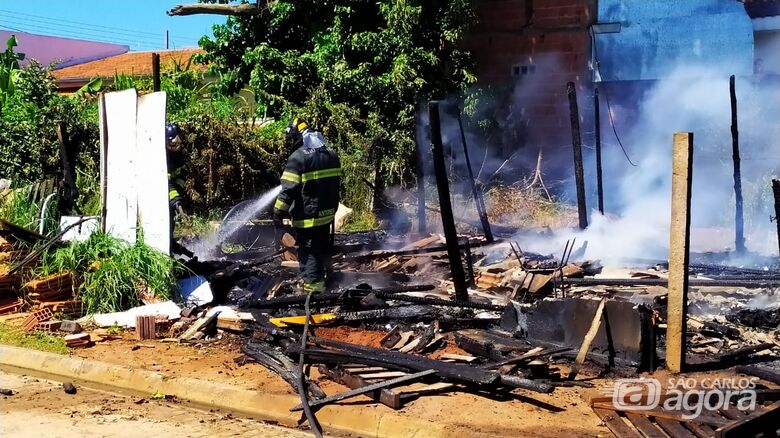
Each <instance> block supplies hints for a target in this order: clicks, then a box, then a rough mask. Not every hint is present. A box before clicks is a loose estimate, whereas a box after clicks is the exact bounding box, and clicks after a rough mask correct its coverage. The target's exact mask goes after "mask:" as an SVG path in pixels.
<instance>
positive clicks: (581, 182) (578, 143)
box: [566, 82, 588, 230]
mask: <svg viewBox="0 0 780 438" xmlns="http://www.w3.org/2000/svg"><path fill="white" fill-rule="evenodd" d="M566 94H567V95H568V96H569V116H570V118H571V144H572V149H573V150H574V179H575V183H576V186H577V214H578V216H579V221H580V229H581V230H584V229H585V228H588V209H587V207H586V206H585V173H584V170H583V168H582V138H581V136H580V113H579V109H578V108H577V88H576V87H575V85H574V82H569V83H567V84H566Z"/></svg>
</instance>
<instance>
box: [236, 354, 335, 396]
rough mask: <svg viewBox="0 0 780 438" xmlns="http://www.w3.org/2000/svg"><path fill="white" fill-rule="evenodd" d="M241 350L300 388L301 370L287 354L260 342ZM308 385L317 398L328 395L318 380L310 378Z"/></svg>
mask: <svg viewBox="0 0 780 438" xmlns="http://www.w3.org/2000/svg"><path fill="white" fill-rule="evenodd" d="M241 352H242V353H244V354H245V355H247V356H249V357H251V358H252V359H254V360H255V361H256V362H257V363H258V364H260V365H262V366H263V367H265V368H266V369H267V370H269V371H271V372H273V373H275V374H277V375H278V376H279V377H281V378H282V379H284V381H285V382H287V383H288V384H289V385H290V386H291V387H292V388H293V389H295V390H296V391H297V390H298V380H299V379H298V373H299V370H298V367H296V366H295V364H294V363H293V362H292V361H291V360H290V359H289V358H288V357H287V356H285V355H284V354H282V353H280V352H278V351H276V350H275V349H274V348H273V347H272V346H270V345H267V344H259V343H250V344H247V345H245V346H243V347H241ZM307 387H308V390H309V394H310V395H311V396H312V397H314V398H316V399H322V398H325V397H326V396H327V394H325V392H324V391H323V390H322V389H321V388H320V387H319V385H317V383H316V382H313V381H311V380H310V381H309V382H308V385H307Z"/></svg>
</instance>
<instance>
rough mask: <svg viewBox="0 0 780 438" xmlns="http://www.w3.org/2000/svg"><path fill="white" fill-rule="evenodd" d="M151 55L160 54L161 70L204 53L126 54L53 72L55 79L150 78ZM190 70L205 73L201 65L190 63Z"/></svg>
mask: <svg viewBox="0 0 780 438" xmlns="http://www.w3.org/2000/svg"><path fill="white" fill-rule="evenodd" d="M152 53H159V54H160V68H161V69H162V70H166V69H171V68H173V64H174V63H177V62H178V63H180V64H184V65H186V64H187V62H189V60H190V59H191V58H192V55H195V54H197V53H205V50H203V49H200V48H189V49H179V50H157V51H144V52H127V53H123V54H121V55H116V56H110V57H108V58H103V59H98V60H97V61H91V62H85V63H84V64H78V65H73V66H70V67H65V68H61V69H58V70H54V72H53V73H54V77H55V78H57V79H75V78H87V79H90V78H94V77H104V78H105V77H113V76H114V75H115V74H125V75H132V76H150V75H151V74H152ZM190 68H192V69H194V70H197V71H201V72H202V71H205V70H206V66H205V65H203V64H196V63H192V64H191V65H190Z"/></svg>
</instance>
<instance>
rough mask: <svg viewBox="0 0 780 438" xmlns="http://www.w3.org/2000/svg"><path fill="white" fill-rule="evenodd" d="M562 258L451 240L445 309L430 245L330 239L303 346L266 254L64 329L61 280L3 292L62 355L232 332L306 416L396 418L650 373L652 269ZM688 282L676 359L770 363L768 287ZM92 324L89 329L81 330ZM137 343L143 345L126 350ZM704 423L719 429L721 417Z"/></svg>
mask: <svg viewBox="0 0 780 438" xmlns="http://www.w3.org/2000/svg"><path fill="white" fill-rule="evenodd" d="M339 239H340V240H341V241H338V240H339ZM584 246H585V245H583V246H582V247H584ZM574 247H575V244H574V243H573V242H572V243H570V245H568V246H567V249H566V251H564V255H563V256H552V255H550V256H543V255H539V254H533V253H530V252H527V251H523V250H522V249H521V248H520V247H519V246H518V245H517V244H516V243H515V242H512V241H507V240H505V241H501V240H495V241H494V242H492V243H489V242H487V240H486V239H483V238H481V237H474V236H458V248H460V250H462V251H463V252H465V250H466V248H468V252H467V254H468V255H467V256H466V258H467V259H469V260H468V261H469V262H470V263H468V265H469V267H468V268H467V269H465V270H464V272H465V273H466V276H467V278H466V281H467V284H468V285H469V286H468V288H467V292H468V294H467V299H457V298H456V297H457V295H456V293H455V291H456V287H455V284H454V283H453V281H452V278H451V273H450V270H449V267H448V264H449V261H448V257H449V254H448V251H447V250H448V247H447V245H446V239H444V237H443V236H441V235H438V234H431V235H425V236H419V238H418V239H417V240H415V241H411V242H410V241H408V240H404V238H402V237H398V236H392V237H384V238H376V236H371V237H370V238H365V239H364V238H363V237H361V236H356V235H339V236H337V245H336V248H337V249H338V251H339V252H338V253H337V254H336V255H335V257H334V268H335V270H336V272H337V273H338V274H337V275H334V276H333V277H332V280H333V282H334V284H333V286H332V287H331V288H330V290H329V292H327V293H322V294H316V295H314V296H312V298H311V306H312V315H311V320H310V322H311V327H310V330H311V331H312V332H313V335H312V336H310V337H309V340H308V343H307V346H306V347H305V348H303V349H302V348H301V345H300V332H301V328H302V326H303V325H304V323H305V322H306V319H307V316H306V314H305V312H304V310H303V304H304V301H305V298H306V296H305V295H302V294H300V293H299V292H298V291H299V288H298V287H297V285H296V273H295V272H294V271H293V270H290V269H287V268H285V267H284V263H288V264H289V263H297V262H294V261H291V260H287V261H284V262H281V260H280V257H281V255H280V253H279V252H278V251H275V250H274V249H273V248H270V247H269V248H267V249H266V250H265V251H263V249H262V248H255V249H253V250H252V251H251V252H247V253H246V254H244V256H245V257H247V258H244V259H242V258H241V257H239V256H236V255H232V256H231V257H229V258H228V257H225V258H223V259H220V260H211V261H199V260H192V261H190V263H189V264H188V266H189V267H190V269H191V270H192V271H193V272H195V273H196V274H197V275H196V276H193V277H191V278H188V279H186V280H184V281H181V282H180V283H179V284H180V286H181V287H182V289H183V290H184V291H185V293H184V294H183V295H184V296H183V297H182V304H183V306H184V308H182V307H181V306H179V305H178V304H177V303H174V302H171V301H168V302H162V303H154V304H147V305H143V306H139V307H136V308H132V309H129V310H127V311H124V312H115V313H110V314H96V315H92V316H90V317H88V318H83V319H81V320H79V321H78V322H75V321H69V320H67V319H65V320H63V319H61V318H59V317H60V315H61V314H63V313H67V312H64V310H68V309H67V307H68V305H66V304H63V303H62V302H67V301H71V302H77V298H74V295H73V290H74V289H75V287H76V284H75V281H74V278H75V276H74V275H73V273H68V272H63V273H58V274H55V275H51V276H47V277H43V278H37V279H33V280H28V281H27V282H26V283H25V284H24V285H21V284H20V282H19V280H18V279H16V280H9V279H7V278H6V279H5V280H4V281H5V282H6V283H7V284H12V283H13V284H16V286H14V287H15V288H16V289H15V290H18V289H21V288H22V286H24V288H23V289H24V290H25V291H26V295H25V299H24V305H25V306H27V307H28V308H29V309H30V310H33V312H31V313H30V314H29V315H28V316H27V317H26V319H25V321H24V322H23V327H26V328H28V329H29V330H45V331H48V332H51V333H62V332H66V333H69V334H67V335H66V336H65V337H64V338H65V342H66V345H68V346H69V347H71V348H83V347H88V346H90V345H94V342H100V341H102V340H107V339H114V338H116V337H117V335H116V334H115V333H112V332H113V330H114V328H115V327H116V328H117V329H118V328H127V329H134V330H135V339H137V340H138V341H142V340H153V339H160V340H161V341H163V342H178V343H192V344H198V345H204V344H206V343H209V342H212V341H214V340H215V339H218V338H220V337H222V336H232V337H233V338H234V339H237V340H238V342H239V343H240V344H241V345H242V347H241V352H242V354H243V356H242V359H241V360H242V361H252V362H255V363H257V364H259V365H261V366H263V367H265V368H267V369H268V370H270V371H272V372H273V373H275V374H277V375H279V376H280V377H281V378H282V379H283V380H284V381H285V382H287V383H288V384H289V385H290V386H291V388H292V389H294V390H296V391H298V390H299V389H301V388H303V389H304V390H305V391H306V393H307V394H308V396H309V402H308V407H309V408H312V409H315V410H316V408H319V407H322V406H325V405H328V404H331V403H338V402H340V401H342V400H347V399H349V398H352V397H357V396H367V397H370V398H372V399H374V400H375V401H377V402H379V403H382V404H384V405H386V406H388V407H390V408H392V409H401V408H403V406H404V405H405V404H407V403H410V402H412V401H413V400H416V399H418V398H420V397H425V396H427V395H432V394H438V393H442V392H453V391H468V392H471V393H474V394H482V395H485V396H490V397H500V396H501V395H502V394H508V393H510V392H512V391H522V392H523V394H528V395H527V397H529V398H531V399H532V398H533V394H534V393H538V394H549V393H553V394H554V393H555V391H556V389H557V388H560V387H570V386H582V387H591V386H593V384H592V383H591V381H590V379H592V378H593V377H594V376H596V375H599V374H601V373H604V372H613V373H617V375H627V376H632V375H637V373H638V372H640V371H651V372H652V371H654V370H655V369H657V368H658V367H659V366H660V364H661V363H662V357H659V352H661V351H662V349H661V348H659V347H663V345H664V339H665V336H664V334H665V330H666V320H665V317H664V315H665V314H666V289H665V284H666V282H667V281H668V280H667V275H666V272H665V267H664V266H663V264H656V263H653V264H649V263H648V264H645V265H643V267H631V268H630V269H629V268H627V269H625V270H623V271H620V270H615V269H612V268H610V271H609V272H608V273H607V274H609V276H610V277H609V278H606V277H604V278H602V275H606V274H602V272H603V270H604V268H603V267H602V265H601V264H600V263H599V262H598V261H597V260H580V259H577V260H576V261H570V255H569V252H570V251H572V250H574ZM577 251H578V252H581V251H579V250H577ZM17 257H18V256H17ZM616 273H617V274H616ZM693 275H694V277H692V279H691V285H693V286H692V287H691V292H690V298H691V303H690V308H691V311H690V313H689V324H688V329H689V336H688V339H687V341H688V349H687V350H688V360H689V363H690V364H691V365H692V366H696V367H698V368H697V369H701V370H714V369H725V368H728V367H732V366H737V365H741V364H748V363H755V362H766V361H772V360H776V359H777V357H778V356H777V352H778V345H780V343H778V338H777V337H776V332H775V330H776V329H777V328H778V325H779V324H780V320H778V321H776V319H777V310H776V308H774V307H767V306H764V307H759V306H757V305H756V304H757V303H758V301H756V300H757V297H760V296H761V292H760V291H761V289H756V288H761V287H765V286H766V285H771V284H774V282H778V277H776V276H775V275H774V274H773V273H771V272H769V273H765V272H757V271H754V270H751V269H750V268H748V269H746V270H740V269H737V268H726V267H723V268H717V267H714V266H713V265H707V264H703V265H701V267H700V268H699V269H698V271H697V272H695V273H694V274H693ZM704 275H707V277H703V276H704ZM0 278H3V277H0ZM694 279H695V280H696V281H693V280H694ZM14 282H16V283H14ZM3 284H4V283H3V282H0V296H2V295H1V294H2V291H3V289H2V285H3ZM731 284H738V285H741V286H740V287H739V288H738V289H734V288H733V287H731V286H728V285H731ZM51 303H56V304H54V305H50V304H51ZM72 305H73V306H75V304H72ZM0 309H2V308H0ZM55 316H56V317H55ZM90 324H95V325H96V326H98V327H103V329H99V331H95V330H93V331H91V332H87V333H80V332H81V331H82V329H83V327H82V326H85V327H87V328H89V327H90ZM228 334H230V335H228ZM145 346H149V347H154V344H152V343H150V344H136V345H135V346H134V347H133V348H134V349H137V348H141V347H145ZM302 353H303V354H304V355H305V358H306V361H307V363H309V364H310V365H312V366H314V367H316V370H317V371H318V373H319V376H320V379H329V380H332V381H335V382H337V383H340V384H342V385H344V386H346V387H347V388H349V390H346V391H338V392H335V393H332V394H328V393H330V392H331V391H330V390H328V393H326V392H325V391H324V390H323V387H324V388H326V389H327V388H329V387H328V386H323V387H320V385H318V384H317V383H316V382H313V381H311V380H309V382H308V384H306V385H305V388H304V387H302V386H301V383H300V382H301V377H302V376H301V373H300V369H299V367H298V361H299V359H300V356H301V354H302ZM308 372H309V371H306V373H308ZM737 372H743V373H748V374H752V375H759V376H763V377H765V378H767V379H770V380H771V378H772V376H773V374H772V372H773V371H772V370H771V369H763V368H762V369H758V368H750V367H738V368H737ZM580 374H582V375H584V376H587V377H581V376H580ZM319 383H320V384H321V383H322V380H319ZM290 408H291V410H293V411H297V410H300V409H303V408H304V405H302V404H301V405H298V406H290ZM593 409H594V412H596V414H597V415H599V416H600V417H601V418H602V419H603V420H604V422H605V424H606V425H607V426H608V427H610V429H611V430H613V431H621V430H623V429H622V428H623V427H624V426H626V427H628V426H627V423H626V422H631V424H632V425H633V426H631V427H633V428H634V429H631V430H632V431H634V430H642V429H641V428H642V427H644V428H645V431H646V432H648V433H650V432H651V430H652V431H653V433H655V432H656V431H655V429H650V427H652V428H658V427H660V428H661V430H663V431H664V432H665V433H673V432H669V431H674V430H676V429H675V427H676V426H674V424H678V426H679V427H684V428H687V429H686V430H689V429H690V427H691V426H690V425H689V424H688V423H686V422H682V421H679V418H668V417H663V416H661V414H659V413H658V412H656V411H650V413H647V414H642V413H638V412H635V411H626V412H623V411H615V410H610V409H608V406H607V405H606V404H605V402H603V401H602V402H594V403H593ZM643 419H646V420H647V421H645V420H643ZM618 421H622V422H623V423H618ZM648 423H649V424H650V425H648ZM711 423H712V424H710V425H711V426H718V427H719V426H724V425H727V422H726V421H725V419H723V418H718V419H711ZM621 424H622V425H621ZM728 424H730V423H728ZM613 428H614V429H613ZM713 430H714V429H713Z"/></svg>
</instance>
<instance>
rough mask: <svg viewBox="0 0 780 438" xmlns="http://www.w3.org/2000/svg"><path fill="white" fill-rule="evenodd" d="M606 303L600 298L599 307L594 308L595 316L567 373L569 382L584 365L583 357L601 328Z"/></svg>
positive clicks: (604, 299)
mask: <svg viewBox="0 0 780 438" xmlns="http://www.w3.org/2000/svg"><path fill="white" fill-rule="evenodd" d="M606 303H607V299H606V298H602V299H601V301H600V302H599V306H598V307H597V308H596V314H595V315H594V316H593V321H591V323H590V328H589V329H588V332H587V333H586V334H585V338H584V339H583V340H582V345H580V350H579V352H578V353H577V358H576V359H575V360H574V364H572V367H571V371H570V372H569V380H574V378H575V377H577V373H578V372H579V369H580V366H581V365H582V364H583V363H585V356H587V354H588V351H589V350H590V345H591V344H592V343H593V340H594V339H595V338H596V335H597V334H598V331H599V327H601V316H602V315H603V314H604V306H605V305H606Z"/></svg>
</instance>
